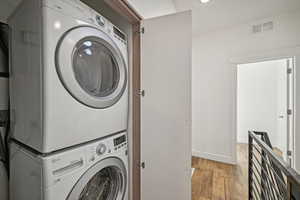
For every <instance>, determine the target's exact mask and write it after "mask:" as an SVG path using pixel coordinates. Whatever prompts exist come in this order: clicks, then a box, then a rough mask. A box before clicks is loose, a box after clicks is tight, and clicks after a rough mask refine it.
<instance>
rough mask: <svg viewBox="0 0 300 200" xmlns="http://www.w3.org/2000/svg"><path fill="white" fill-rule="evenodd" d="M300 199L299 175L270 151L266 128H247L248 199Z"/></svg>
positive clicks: (270, 145)
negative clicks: (250, 129)
mask: <svg viewBox="0 0 300 200" xmlns="http://www.w3.org/2000/svg"><path fill="white" fill-rule="evenodd" d="M252 199H255V200H300V176H299V174H298V173H297V172H296V171H295V170H294V169H292V168H291V167H290V166H289V165H288V164H287V163H286V162H285V161H284V160H283V158H282V157H281V156H280V155H278V154H276V153H275V152H274V151H273V147H272V144H271V141H270V139H269V137H268V134H267V133H266V132H257V131H249V200H252Z"/></svg>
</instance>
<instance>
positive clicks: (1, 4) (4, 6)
mask: <svg viewBox="0 0 300 200" xmlns="http://www.w3.org/2000/svg"><path fill="white" fill-rule="evenodd" d="M20 2H21V0H0V21H2V22H6V20H7V17H8V16H9V15H10V14H11V13H12V12H13V10H14V9H15V7H16V6H17V5H18V4H19V3H20Z"/></svg>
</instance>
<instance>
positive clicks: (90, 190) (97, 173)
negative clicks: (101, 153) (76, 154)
mask: <svg viewBox="0 0 300 200" xmlns="http://www.w3.org/2000/svg"><path fill="white" fill-rule="evenodd" d="M126 174H127V173H126V169H125V166H124V164H123V162H122V161H121V160H120V159H118V158H108V159H105V160H102V161H100V162H98V163H97V164H96V165H94V166H93V167H92V168H90V169H89V170H88V171H87V172H86V173H85V174H84V175H83V176H82V177H81V179H80V180H79V181H78V182H77V184H76V185H75V186H74V188H73V190H72V191H71V193H70V194H69V196H68V198H67V200H123V198H124V196H125V193H126V187H127V185H126V183H127V181H126V179H127V176H126Z"/></svg>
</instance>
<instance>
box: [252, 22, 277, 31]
mask: <svg viewBox="0 0 300 200" xmlns="http://www.w3.org/2000/svg"><path fill="white" fill-rule="evenodd" d="M273 29H274V23H273V22H272V21H270V22H265V23H262V24H256V25H253V26H252V33H254V34H257V33H262V32H265V31H271V30H273Z"/></svg>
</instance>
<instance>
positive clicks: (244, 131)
mask: <svg viewBox="0 0 300 200" xmlns="http://www.w3.org/2000/svg"><path fill="white" fill-rule="evenodd" d="M293 66H294V59H293V58H285V59H277V60H268V61H263V62H256V63H247V64H239V65H238V66H237V143H238V151H240V148H241V147H243V145H245V144H247V143H248V131H258V132H266V133H268V135H269V138H270V141H271V144H272V145H273V149H274V151H275V152H276V153H277V154H279V155H280V156H282V157H283V158H284V160H285V161H287V162H289V163H290V164H291V165H292V163H293V156H292V152H293V150H294V133H293V132H294V116H293V110H294V109H293V108H294V75H293V74H294V69H293ZM246 146H247V145H246ZM246 146H245V148H246ZM238 159H239V158H238Z"/></svg>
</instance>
